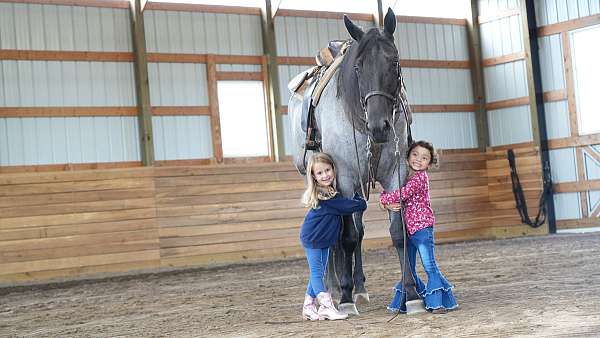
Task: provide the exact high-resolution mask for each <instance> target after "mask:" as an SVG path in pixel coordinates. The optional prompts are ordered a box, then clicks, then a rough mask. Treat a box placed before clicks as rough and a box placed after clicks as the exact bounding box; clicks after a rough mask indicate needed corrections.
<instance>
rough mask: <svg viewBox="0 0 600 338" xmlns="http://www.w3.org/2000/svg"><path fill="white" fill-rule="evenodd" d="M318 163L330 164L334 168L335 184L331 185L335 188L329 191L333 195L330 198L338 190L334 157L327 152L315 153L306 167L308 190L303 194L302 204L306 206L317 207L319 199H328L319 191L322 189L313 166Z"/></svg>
mask: <svg viewBox="0 0 600 338" xmlns="http://www.w3.org/2000/svg"><path fill="white" fill-rule="evenodd" d="M317 163H324V164H329V165H330V166H331V168H332V169H333V175H334V178H333V184H332V185H331V187H332V188H333V189H331V190H330V191H328V192H327V193H329V194H330V195H331V196H329V198H331V197H333V196H332V195H335V192H336V188H335V187H336V178H335V163H333V159H332V158H331V156H329V155H328V154H326V153H315V154H313V155H312V156H311V157H310V158H309V159H308V166H307V169H306V190H305V191H304V194H302V204H303V205H304V206H305V207H307V208H312V209H316V208H317V207H318V206H319V200H321V199H328V198H327V197H324V196H322V195H321V194H320V193H319V190H320V189H319V186H318V184H317V182H316V180H315V177H314V175H313V167H314V165H315V164H317Z"/></svg>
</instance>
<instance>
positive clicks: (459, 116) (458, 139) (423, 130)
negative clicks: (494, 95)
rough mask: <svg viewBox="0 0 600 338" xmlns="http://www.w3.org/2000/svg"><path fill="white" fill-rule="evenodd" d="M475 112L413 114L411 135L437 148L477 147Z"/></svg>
mask: <svg viewBox="0 0 600 338" xmlns="http://www.w3.org/2000/svg"><path fill="white" fill-rule="evenodd" d="M476 131H477V127H476V118H475V113H447V112H444V113H423V114H414V115H413V124H412V135H413V138H414V139H415V140H427V141H430V142H432V143H433V144H434V146H435V147H436V148H438V149H458V148H476V147H477V132H476Z"/></svg>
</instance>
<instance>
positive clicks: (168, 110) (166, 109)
mask: <svg viewBox="0 0 600 338" xmlns="http://www.w3.org/2000/svg"><path fill="white" fill-rule="evenodd" d="M203 115H204V116H210V108H209V107H207V106H156V107H152V116H203Z"/></svg>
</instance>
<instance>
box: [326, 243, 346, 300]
mask: <svg viewBox="0 0 600 338" xmlns="http://www.w3.org/2000/svg"><path fill="white" fill-rule="evenodd" d="M343 255H344V251H343V250H342V247H341V245H340V243H337V244H336V245H335V246H332V247H331V248H330V249H329V259H328V260H327V272H326V275H325V283H326V284H327V290H329V292H330V293H331V298H332V299H339V297H340V281H339V277H338V276H339V267H340V266H342V263H343ZM336 266H337V267H338V268H337V269H336Z"/></svg>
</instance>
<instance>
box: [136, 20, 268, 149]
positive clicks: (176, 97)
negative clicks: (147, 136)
mask: <svg viewBox="0 0 600 338" xmlns="http://www.w3.org/2000/svg"><path fill="white" fill-rule="evenodd" d="M144 25H145V33H146V50H147V52H148V53H187V54H225V55H230V54H232V55H263V45H262V32H261V18H260V16H258V15H246V14H223V13H201V12H180V11H159V10H149V11H145V12H144ZM217 70H218V71H241V72H244V71H252V72H258V71H260V70H261V67H260V66H259V65H221V64H220V65H217ZM148 77H149V82H150V101H151V104H152V106H207V105H208V91H207V82H206V81H207V78H206V65H204V64H191V63H149V64H148ZM152 125H153V133H154V147H155V158H156V159H157V160H178V159H197V158H210V157H212V156H213V150H212V137H211V125H210V117H208V116H155V117H153V119H152Z"/></svg>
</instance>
